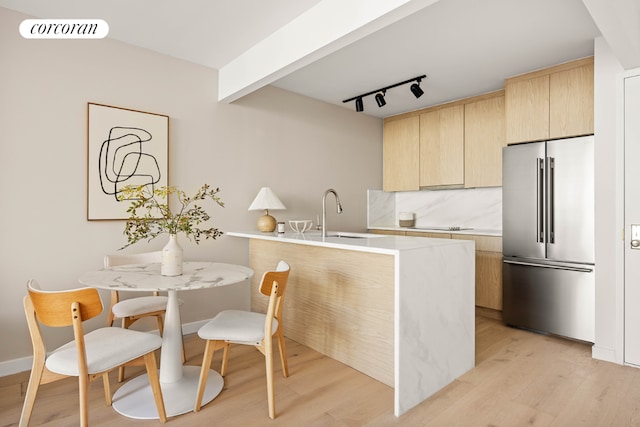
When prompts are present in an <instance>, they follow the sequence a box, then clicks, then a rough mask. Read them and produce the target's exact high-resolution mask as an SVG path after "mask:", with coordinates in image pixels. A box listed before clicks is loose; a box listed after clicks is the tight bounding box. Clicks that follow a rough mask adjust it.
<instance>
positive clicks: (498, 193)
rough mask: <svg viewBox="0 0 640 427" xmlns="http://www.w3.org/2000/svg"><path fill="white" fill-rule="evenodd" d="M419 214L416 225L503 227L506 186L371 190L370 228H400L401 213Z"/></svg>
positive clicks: (488, 228) (499, 228) (369, 192)
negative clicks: (424, 189) (503, 193)
mask: <svg viewBox="0 0 640 427" xmlns="http://www.w3.org/2000/svg"><path fill="white" fill-rule="evenodd" d="M399 212H413V213H415V221H416V224H415V226H416V227H450V226H456V227H469V228H475V229H486V230H501V229H502V187H491V188H470V189H459V190H437V191H428V190H427V191H406V192H396V193H387V192H384V191H382V190H368V218H367V225H368V227H369V228H374V227H398V213H399Z"/></svg>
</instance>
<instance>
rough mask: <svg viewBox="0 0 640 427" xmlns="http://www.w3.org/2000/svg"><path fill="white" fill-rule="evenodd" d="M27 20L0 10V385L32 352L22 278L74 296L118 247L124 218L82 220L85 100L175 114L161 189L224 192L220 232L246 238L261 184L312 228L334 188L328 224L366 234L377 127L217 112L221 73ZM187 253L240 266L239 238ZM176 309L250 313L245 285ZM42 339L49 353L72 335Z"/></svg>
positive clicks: (193, 296)
mask: <svg viewBox="0 0 640 427" xmlns="http://www.w3.org/2000/svg"><path fill="white" fill-rule="evenodd" d="M26 18H27V16H26V15H22V14H19V13H16V12H13V11H10V10H7V9H3V8H0V54H1V57H2V67H1V68H0V70H1V71H0V73H1V74H0V129H1V130H2V133H1V135H2V136H1V139H0V194H1V195H2V206H1V209H0V224H3V225H4V226H3V231H2V238H1V239H0V242H1V243H0V245H1V252H0V286H1V287H2V288H1V289H2V290H1V292H2V297H1V298H0V313H1V315H0V316H1V318H0V342H1V343H3V345H1V346H0V375H5V374H7V373H10V372H8V371H10V370H11V366H15V365H11V361H13V360H14V359H19V358H23V357H26V356H29V355H30V354H31V351H32V350H31V344H30V341H29V334H28V330H27V325H26V322H25V318H24V313H23V311H22V298H23V297H24V295H25V293H26V290H25V284H26V281H27V280H28V279H30V278H35V279H37V280H39V281H40V283H41V285H42V287H43V288H45V289H58V288H72V287H76V286H78V283H77V277H78V276H79V275H80V274H81V273H83V272H85V271H88V270H93V269H97V268H99V267H101V264H102V257H103V255H104V254H105V253H111V252H115V251H116V250H117V249H118V248H119V247H121V246H122V245H123V244H124V243H125V241H126V240H125V238H124V236H123V235H122V231H123V228H124V223H123V222H122V221H99V222H96V221H91V222H89V221H87V220H86V180H87V177H86V173H87V172H86V168H87V165H86V162H87V159H86V156H87V154H86V127H87V123H86V120H87V119H86V109H87V102H97V103H103V104H108V105H113V106H118V107H125V108H132V109H136V110H141V111H148V112H154V113H160V114H166V115H168V116H170V171H169V176H170V183H171V184H175V185H179V186H180V187H182V188H184V189H185V190H188V191H194V190H195V189H197V188H198V187H199V186H200V185H201V184H203V183H205V182H207V183H209V184H211V185H213V186H219V187H220V188H221V190H222V191H221V193H220V195H221V197H222V199H223V201H224V202H225V203H226V207H225V208H224V209H222V208H212V209H211V210H210V214H211V215H212V217H213V220H214V224H215V225H217V226H219V227H220V228H221V229H222V230H223V231H224V230H227V231H231V230H247V229H255V223H256V220H257V218H258V216H259V215H261V213H260V212H247V208H248V206H249V204H250V203H251V201H252V200H253V198H254V197H255V195H256V194H257V192H258V190H259V189H260V187H261V186H265V185H267V186H270V187H271V188H272V189H273V190H274V191H275V192H276V193H277V194H278V195H279V196H280V198H281V200H282V201H283V203H284V204H285V205H286V206H287V210H286V211H276V212H273V214H274V215H275V216H276V217H277V218H278V219H280V220H286V219H296V218H299V219H306V218H312V219H314V220H315V218H316V215H317V214H319V213H320V210H321V198H322V194H323V192H324V190H325V189H327V188H329V187H333V188H335V189H336V190H337V191H338V193H339V194H340V198H341V201H342V202H343V206H344V213H343V214H342V215H341V216H340V217H337V216H336V217H333V216H330V220H331V224H332V226H335V229H340V230H354V231H362V230H364V229H365V228H366V190H367V189H368V188H380V187H381V185H382V121H381V120H380V119H377V118H372V117H370V116H366V115H362V114H358V113H356V112H354V111H350V110H348V109H345V108H340V107H336V106H333V105H330V104H326V103H322V102H318V101H315V100H312V99H309V98H306V97H302V96H299V95H295V94H292V93H289V92H285V91H282V90H279V89H276V88H273V87H266V88H264V89H262V90H260V91H258V92H256V93H254V94H252V95H249V96H247V97H245V98H243V99H241V100H240V101H238V102H236V103H233V104H230V105H227V104H218V103H217V102H216V99H217V93H216V87H217V71H216V70H212V69H208V68H205V67H201V66H197V65H194V64H191V63H188V62H184V61H180V60H176V59H173V58H170V57H167V56H163V55H160V54H157V53H154V52H151V51H147V50H143V49H140V48H136V47H133V46H130V45H127V44H124V43H121V42H117V41H113V40H109V39H105V40H25V39H22V38H21V37H20V35H19V34H18V25H19V24H20V22H21V21H22V20H23V19H26ZM329 215H331V214H329ZM163 244H164V239H162V241H160V240H159V239H158V241H154V242H152V243H151V244H147V243H144V242H141V243H138V244H136V245H134V246H133V247H131V248H130V249H127V251H132V252H137V251H145V250H149V249H153V250H155V249H159V248H160V247H162V246H163ZM182 246H183V247H184V248H185V256H186V257H187V258H190V259H210V260H217V261H222V262H235V263H243V264H246V263H247V262H248V244H247V242H246V241H244V240H243V239H237V238H232V237H226V236H223V237H222V238H221V239H219V240H216V241H205V242H203V243H201V244H200V245H199V246H196V245H195V244H190V243H189V242H187V241H186V240H185V241H183V245H182ZM104 296H105V297H106V293H105V294H104ZM181 298H183V299H184V300H185V304H184V306H183V311H182V317H183V321H184V322H185V323H190V322H197V321H200V320H202V319H206V318H209V317H211V316H213V315H214V314H215V313H216V312H217V311H219V310H220V309H222V308H226V307H248V302H249V294H248V289H247V285H246V284H241V285H233V286H230V287H228V288H220V289H213V290H202V291H190V292H185V293H183V294H181ZM103 321H104V318H100V319H99V321H96V322H94V323H93V325H97V324H102V322H103ZM141 327H142V328H146V327H147V325H142V326H141ZM45 334H46V335H47V339H48V344H49V345H51V346H53V345H56V344H59V343H61V342H62V341H63V340H65V339H67V338H68V337H69V336H68V335H61V334H60V333H59V332H58V331H56V330H48V329H47V330H45ZM6 343H10V345H6ZM3 362H6V363H3ZM25 368H26V369H28V368H29V366H26V367H25Z"/></svg>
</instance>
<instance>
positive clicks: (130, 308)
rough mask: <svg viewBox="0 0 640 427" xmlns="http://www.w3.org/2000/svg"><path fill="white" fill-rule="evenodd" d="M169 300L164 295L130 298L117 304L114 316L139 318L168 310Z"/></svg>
mask: <svg viewBox="0 0 640 427" xmlns="http://www.w3.org/2000/svg"><path fill="white" fill-rule="evenodd" d="M168 300H169V298H168V297H166V296H162V295H160V296H147V297H136V298H130V299H125V300H122V301H120V302H118V303H116V304H115V305H114V306H113V308H112V309H111V311H113V315H114V316H116V317H120V318H122V317H129V316H138V315H140V314H144V313H151V312H154V311H160V310H166V309H167V301H168Z"/></svg>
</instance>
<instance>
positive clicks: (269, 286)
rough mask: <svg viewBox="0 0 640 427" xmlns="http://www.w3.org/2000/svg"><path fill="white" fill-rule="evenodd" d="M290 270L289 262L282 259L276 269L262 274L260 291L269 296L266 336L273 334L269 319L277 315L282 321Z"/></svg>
mask: <svg viewBox="0 0 640 427" xmlns="http://www.w3.org/2000/svg"><path fill="white" fill-rule="evenodd" d="M290 271H291V268H290V267H289V264H287V263H286V262H284V261H280V262H279V263H278V266H277V267H276V269H275V271H265V272H264V274H263V275H262V282H261V283H260V292H261V293H262V294H263V295H267V296H268V297H269V304H268V306H267V320H266V324H265V325H266V326H265V336H267V337H268V336H271V321H270V320H269V319H272V318H273V317H275V318H276V319H278V322H280V323H282V307H283V302H284V294H285V292H286V290H287V281H288V280H289V272H290ZM274 287H275V289H274Z"/></svg>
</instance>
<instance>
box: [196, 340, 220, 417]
mask: <svg viewBox="0 0 640 427" xmlns="http://www.w3.org/2000/svg"><path fill="white" fill-rule="evenodd" d="M217 344H218V341H212V340H207V344H206V345H205V347H204V356H202V367H201V368H200V378H199V379H198V392H197V394H196V403H195V406H194V408H193V411H194V412H198V411H199V410H200V408H201V407H202V396H203V395H204V389H205V387H206V385H207V379H208V378H209V369H211V359H213V353H215V351H216V346H217Z"/></svg>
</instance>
